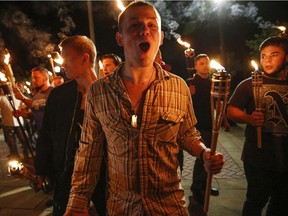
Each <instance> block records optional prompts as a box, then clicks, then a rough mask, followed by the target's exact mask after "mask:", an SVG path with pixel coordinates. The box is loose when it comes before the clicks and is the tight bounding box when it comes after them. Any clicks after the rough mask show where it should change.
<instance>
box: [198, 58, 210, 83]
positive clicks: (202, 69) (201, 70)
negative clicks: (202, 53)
mask: <svg viewBox="0 0 288 216" xmlns="http://www.w3.org/2000/svg"><path fill="white" fill-rule="evenodd" d="M195 69H196V70H197V73H198V74H199V75H200V76H201V77H203V78H205V77H208V75H209V70H210V61H209V59H208V58H207V57H201V58H199V59H197V61H196V62H195Z"/></svg>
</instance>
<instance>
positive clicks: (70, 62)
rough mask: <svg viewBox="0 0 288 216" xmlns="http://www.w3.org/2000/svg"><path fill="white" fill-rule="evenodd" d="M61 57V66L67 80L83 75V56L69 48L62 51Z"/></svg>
mask: <svg viewBox="0 0 288 216" xmlns="http://www.w3.org/2000/svg"><path fill="white" fill-rule="evenodd" d="M61 56H62V58H63V64H62V66H63V67H64V69H65V74H66V77H67V78H68V79H75V78H78V77H79V75H81V73H83V72H84V71H83V65H84V63H83V55H79V54H78V53H77V52H76V51H75V50H73V49H72V48H69V47H65V48H63V49H62V52H61Z"/></svg>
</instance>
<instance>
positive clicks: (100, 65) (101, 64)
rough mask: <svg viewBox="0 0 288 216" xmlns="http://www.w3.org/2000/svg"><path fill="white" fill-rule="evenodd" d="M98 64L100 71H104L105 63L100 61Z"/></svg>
mask: <svg viewBox="0 0 288 216" xmlns="http://www.w3.org/2000/svg"><path fill="white" fill-rule="evenodd" d="M98 64H99V69H100V70H103V63H102V61H101V60H99V62H98Z"/></svg>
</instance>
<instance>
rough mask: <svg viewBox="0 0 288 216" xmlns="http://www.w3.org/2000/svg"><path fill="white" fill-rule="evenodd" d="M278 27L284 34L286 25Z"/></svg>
mask: <svg viewBox="0 0 288 216" xmlns="http://www.w3.org/2000/svg"><path fill="white" fill-rule="evenodd" d="M276 28H277V29H279V30H280V31H281V32H282V34H285V32H286V27H285V26H277V27H276Z"/></svg>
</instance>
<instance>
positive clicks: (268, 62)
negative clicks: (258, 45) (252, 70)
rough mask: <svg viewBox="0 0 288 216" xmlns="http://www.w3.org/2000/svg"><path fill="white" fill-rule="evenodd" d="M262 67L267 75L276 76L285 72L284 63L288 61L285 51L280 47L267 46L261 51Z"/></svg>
mask: <svg viewBox="0 0 288 216" xmlns="http://www.w3.org/2000/svg"><path fill="white" fill-rule="evenodd" d="M260 58H261V65H262V68H263V70H264V72H265V74H266V75H268V76H272V75H276V74H277V73H278V72H280V71H282V70H284V67H283V66H284V63H285V62H287V61H288V56H287V55H286V56H285V53H284V51H283V49H282V48H281V47H279V46H272V45H271V46H267V47H264V48H263V49H262V51H261V56H260Z"/></svg>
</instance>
